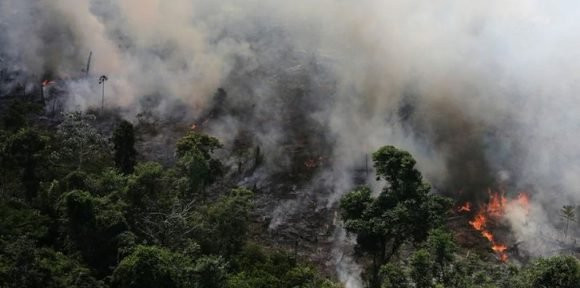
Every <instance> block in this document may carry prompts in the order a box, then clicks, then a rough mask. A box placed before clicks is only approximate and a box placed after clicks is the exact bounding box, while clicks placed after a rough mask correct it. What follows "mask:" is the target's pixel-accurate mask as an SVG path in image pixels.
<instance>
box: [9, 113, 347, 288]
mask: <svg viewBox="0 0 580 288" xmlns="http://www.w3.org/2000/svg"><path fill="white" fill-rule="evenodd" d="M25 108H27V106H26V105H25V104H24V103H16V104H14V105H13V107H11V108H10V109H9V112H10V113H7V114H5V115H4V116H3V118H2V121H1V125H2V129H1V130H0V163H1V166H0V178H1V179H0V180H1V181H0V219H1V221H0V287H6V288H9V287H18V288H21V287H55V288H56V287H115V288H129V287H138V288H146V287H156V288H157V287H167V288H171V287H176V288H178V287H199V288H210V287H216V288H217V287H336V286H335V284H334V283H332V282H330V281H329V280H326V279H325V278H324V277H322V276H321V275H320V274H319V273H318V272H317V271H316V270H315V269H314V268H313V266H310V265H309V264H307V263H304V262H303V261H302V260H300V259H297V258H296V257H293V256H292V255H290V254H287V253H286V252H284V251H277V250H275V249H270V248H266V247H263V246H259V245H257V244H253V242H252V241H250V239H249V236H248V235H249V231H250V222H251V219H250V213H251V211H252V203H253V198H254V196H253V192H252V191H250V190H248V189H246V188H242V187H232V186H228V185H227V184H226V183H222V185H219V187H222V188H219V189H218V188H214V189H212V190H211V191H212V193H211V194H210V193H209V192H208V191H207V188H208V186H209V185H212V184H214V183H216V182H217V181H219V180H220V177H222V175H223V174H224V171H226V169H227V167H225V166H224V165H223V164H222V163H221V162H220V161H219V160H218V159H217V158H215V157H214V152H215V151H216V150H217V149H220V148H221V147H222V145H221V144H220V142H219V141H218V140H217V139H215V138H213V137H210V136H207V135H204V134H200V133H194V132H189V133H187V134H185V135H184V136H183V138H182V139H181V140H180V141H178V143H177V146H176V147H173V148H171V147H170V148H168V149H175V155H176V164H175V165H173V166H168V167H166V166H163V165H161V164H159V163H155V162H144V161H141V162H139V161H137V159H142V158H138V155H137V151H136V149H135V143H136V141H137V137H138V135H137V130H136V129H134V127H133V125H132V124H131V123H129V122H127V121H118V123H117V124H116V128H114V129H110V128H98V127H99V125H100V124H99V123H102V121H103V119H97V117H96V116H95V115H91V114H84V113H71V114H67V115H64V116H63V117H62V118H61V119H60V120H58V121H54V120H51V122H50V123H46V122H45V121H38V119H39V118H38V117H35V116H34V115H33V114H31V113H34V111H35V110H34V109H25ZM101 118H102V117H101ZM99 121H101V122H99ZM108 130H111V131H108ZM103 133H110V136H105V135H104V134H103Z"/></svg>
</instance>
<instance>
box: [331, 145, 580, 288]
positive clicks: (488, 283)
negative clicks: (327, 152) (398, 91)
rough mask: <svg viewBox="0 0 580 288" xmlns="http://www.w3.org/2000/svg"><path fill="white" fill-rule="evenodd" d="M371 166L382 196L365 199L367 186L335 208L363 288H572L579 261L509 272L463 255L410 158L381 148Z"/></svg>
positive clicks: (579, 276)
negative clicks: (359, 263)
mask: <svg viewBox="0 0 580 288" xmlns="http://www.w3.org/2000/svg"><path fill="white" fill-rule="evenodd" d="M373 161H374V165H375V169H376V171H377V180H380V179H382V180H385V182H386V186H385V187H384V188H383V190H382V191H381V192H380V193H379V194H378V196H376V197H373V196H372V191H371V189H370V188H369V187H359V188H356V189H354V190H353V191H351V192H349V193H347V194H346V195H345V196H344V197H343V198H342V200H341V203H340V204H341V205H340V206H341V207H340V208H341V212H342V218H343V220H344V222H345V227H346V229H347V231H349V232H351V233H354V234H356V236H357V238H356V241H357V242H356V244H357V248H358V249H359V251H360V252H362V253H361V254H363V255H362V256H363V258H364V256H366V257H367V258H370V259H371V261H370V262H371V264H370V265H369V266H370V267H368V270H367V271H368V273H366V275H365V276H366V277H365V278H366V282H367V284H368V286H369V287H376V288H379V287H381V288H395V287H397V288H400V287H401V288H405V287H416V288H431V287H437V288H443V287H448V288H451V287H453V288H472V287H473V288H475V287H486V288H487V287H489V288H492V287H493V288H495V287H498V288H500V287H501V288H548V287H560V288H578V287H580V261H578V260H577V259H576V258H574V257H571V256H556V257H553V258H547V259H539V260H536V261H535V262H533V263H530V264H529V265H526V266H524V267H516V266H513V265H507V264H504V263H490V262H486V261H483V260H482V259H481V258H480V257H479V255H478V254H477V253H470V251H467V252H466V254H465V255H464V254H463V251H460V249H459V247H457V245H456V244H455V242H454V239H453V235H452V234H451V233H450V232H448V231H446V230H445V227H444V225H443V224H444V222H445V221H444V220H445V219H446V217H447V214H448V213H447V212H448V210H449V208H450V205H451V203H450V201H449V199H446V198H443V197H441V196H437V195H434V194H431V193H429V190H430V187H429V185H428V184H426V183H425V182H423V179H422V176H421V173H420V172H419V171H418V170H417V169H416V168H415V160H414V159H413V157H412V156H411V155H410V154H409V153H408V152H406V151H401V150H399V149H397V148H395V147H392V146H386V147H383V148H381V149H379V150H378V151H377V152H375V153H374V154H373ZM401 248H405V249H404V250H405V251H400V250H401Z"/></svg>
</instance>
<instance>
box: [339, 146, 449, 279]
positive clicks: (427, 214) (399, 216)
mask: <svg viewBox="0 0 580 288" xmlns="http://www.w3.org/2000/svg"><path fill="white" fill-rule="evenodd" d="M373 162H374V167H375V170H376V173H377V179H378V180H380V179H383V180H385V181H386V183H387V185H386V186H385V187H384V188H383V190H382V191H381V193H380V194H379V195H378V196H377V197H372V193H371V190H370V188H368V187H359V188H357V189H355V190H353V191H352V192H350V193H347V194H346V195H345V196H344V197H343V198H342V199H341V202H340V208H341V215H342V219H343V220H344V223H345V228H346V230H347V231H348V232H351V233H355V234H356V235H357V248H358V249H359V251H362V252H365V253H368V254H369V255H371V256H372V258H373V269H372V272H371V274H372V276H371V278H372V279H370V281H371V286H372V287H378V285H379V268H380V267H381V266H382V265H383V264H384V263H386V262H387V261H388V260H389V259H390V258H391V256H392V255H393V254H395V253H396V252H397V250H398V249H399V247H400V246H401V245H402V244H403V243H405V242H406V241H412V242H421V241H424V240H425V239H426V238H427V235H428V232H429V230H431V229H432V228H436V227H438V226H440V225H441V224H442V223H443V220H444V219H445V217H446V215H447V213H448V210H449V208H450V207H451V202H450V200H448V199H446V198H443V197H441V196H437V195H433V194H430V193H429V190H430V186H429V185H428V184H427V183H425V182H424V181H423V177H422V176H421V173H420V172H419V171H418V170H417V169H416V168H415V164H416V163H415V160H414V159H413V157H412V156H411V154H409V153H408V152H406V151H401V150H399V149H397V148H395V147H393V146H385V147H383V148H381V149H379V150H378V151H377V152H375V153H374V154H373Z"/></svg>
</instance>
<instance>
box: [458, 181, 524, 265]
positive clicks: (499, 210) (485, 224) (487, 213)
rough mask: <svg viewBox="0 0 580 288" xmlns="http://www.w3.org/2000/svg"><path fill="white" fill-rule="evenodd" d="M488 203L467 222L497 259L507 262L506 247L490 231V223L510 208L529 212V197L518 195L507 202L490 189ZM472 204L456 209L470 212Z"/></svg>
mask: <svg viewBox="0 0 580 288" xmlns="http://www.w3.org/2000/svg"><path fill="white" fill-rule="evenodd" d="M488 193H489V201H488V202H487V203H486V204H483V205H481V206H480V208H479V210H478V211H477V214H475V216H474V218H473V219H472V220H471V221H469V225H471V227H473V229H475V230H477V231H479V232H480V233H481V235H482V236H483V237H484V238H485V239H487V240H488V241H489V242H490V243H491V249H492V250H493V251H494V252H495V253H496V254H497V256H498V258H499V259H500V261H502V262H506V261H507V260H508V258H509V257H508V254H507V250H508V247H507V246H506V245H505V244H504V243H501V242H499V241H498V240H497V238H496V236H495V235H494V234H493V232H492V231H491V227H490V226H491V225H490V222H492V223H497V222H498V221H500V220H501V218H502V217H503V216H504V215H505V213H506V210H507V209H509V208H510V207H520V208H523V209H524V210H525V211H526V214H527V213H528V210H529V201H530V200H529V196H528V194H526V193H523V192H522V193H519V194H518V196H517V198H515V199H511V200H508V199H507V198H506V197H505V193H504V192H492V191H491V189H489V190H488ZM471 207H472V204H471V203H470V202H466V203H465V204H463V205H461V206H460V207H459V208H457V211H458V212H470V211H471Z"/></svg>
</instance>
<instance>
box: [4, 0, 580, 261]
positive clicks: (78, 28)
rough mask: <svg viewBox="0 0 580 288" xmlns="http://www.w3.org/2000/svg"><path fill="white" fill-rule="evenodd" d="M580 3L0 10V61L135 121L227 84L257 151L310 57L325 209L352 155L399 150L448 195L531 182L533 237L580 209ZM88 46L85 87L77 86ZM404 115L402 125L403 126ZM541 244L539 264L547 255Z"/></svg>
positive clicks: (230, 2)
mask: <svg viewBox="0 0 580 288" xmlns="http://www.w3.org/2000/svg"><path fill="white" fill-rule="evenodd" d="M579 6H580V3H577V2H576V1H565V0H562V1H553V2H550V3H546V2H545V1H539V0H533V1H529V0H525V1H524V0H504V1H499V0H490V1H456V0H443V1H428V0H387V1H381V0H361V1H347V0H319V1H315V2H313V1H307V0H296V1H274V0H270V1H258V0H243V1H242V0H223V1H207V0H205V1H204V0H172V1H161V0H122V1H113V0H91V1H76V0H2V1H1V2H0V27H1V28H2V30H3V31H4V34H3V35H2V36H0V41H1V42H0V43H1V49H0V57H2V58H3V59H4V60H5V61H7V62H10V63H9V64H2V65H12V67H11V69H14V70H23V71H26V72H27V73H29V74H31V75H36V77H43V75H44V74H46V73H52V74H53V75H54V76H55V77H58V78H67V79H70V81H69V82H68V83H69V84H68V88H69V91H70V94H71V95H70V97H69V98H68V105H69V107H70V108H71V109H78V108H81V109H85V108H88V107H91V106H96V105H99V101H98V99H99V97H98V95H99V93H100V87H99V85H98V83H97V80H96V79H97V77H98V76H100V75H103V74H104V75H107V76H108V77H109V79H110V80H109V81H108V82H107V83H106V85H107V89H108V90H107V94H106V95H107V102H106V105H107V106H109V107H123V108H124V109H125V110H126V111H128V112H127V113H133V114H134V113H136V112H138V111H139V109H140V108H139V105H138V103H140V101H141V100H142V99H144V97H150V96H160V99H162V102H163V103H165V104H163V103H161V104H160V105H159V108H158V109H159V110H160V111H161V112H163V111H165V110H168V111H166V112H167V113H171V111H170V107H173V106H172V105H171V104H167V103H172V102H178V103H183V104H185V105H187V106H188V107H189V109H190V111H191V113H192V114H196V113H199V112H200V111H201V110H202V109H203V108H204V107H205V106H206V105H207V103H208V99H210V98H211V95H212V94H213V92H214V91H215V90H216V88H218V87H220V86H222V87H227V88H229V91H230V95H233V96H232V97H233V99H232V100H231V101H233V102H235V103H238V104H240V103H242V104H243V103H247V102H251V103H253V105H254V106H251V107H252V109H254V110H253V111H254V113H255V114H256V115H260V116H258V118H259V121H258V120H257V121H256V122H255V123H260V125H257V124H256V125H254V126H252V127H250V128H251V129H253V130H255V133H256V135H259V136H257V137H258V138H259V141H260V143H262V144H263V145H264V147H265V148H264V149H265V151H266V153H275V152H276V151H279V149H278V146H279V145H280V141H281V140H280V139H283V138H284V137H283V136H281V135H284V134H285V132H286V131H285V129H284V128H283V126H282V125H281V123H282V120H280V119H279V118H281V116H280V115H285V114H284V113H286V107H284V105H283V104H284V103H286V102H284V101H282V100H281V99H282V98H283V95H280V94H279V89H278V88H277V87H278V86H280V85H282V84H284V85H292V83H286V80H287V79H285V78H283V77H282V76H280V75H282V74H284V73H286V74H288V73H290V72H292V71H295V70H299V69H300V67H308V64H309V63H312V62H314V63H315V64H316V65H318V66H320V67H321V68H320V69H321V71H322V72H320V73H315V72H305V74H306V75H307V76H308V77H310V78H312V79H315V80H317V81H318V80H319V81H322V82H324V81H327V80H326V79H331V81H330V83H333V84H332V89H328V90H319V91H318V92H316V93H311V94H309V95H308V97H311V98H312V99H309V100H308V101H309V102H308V103H315V104H318V105H316V106H317V107H318V108H317V109H316V111H315V113H313V115H306V116H307V117H308V119H310V120H313V121H314V122H317V123H319V124H320V125H321V127H325V128H326V129H327V131H326V134H328V135H320V137H330V138H331V139H333V140H334V142H335V144H334V147H333V150H332V154H333V155H332V156H333V157H332V169H331V170H329V171H325V173H322V175H325V176H324V177H326V181H327V182H334V186H335V193H334V195H332V196H331V197H328V198H325V199H323V201H322V202H323V203H321V205H328V206H332V205H333V204H334V203H335V202H336V201H337V200H338V199H339V198H340V195H342V194H343V193H345V192H346V191H347V190H348V189H349V188H350V186H351V185H352V183H351V181H350V180H349V179H348V177H347V176H348V174H349V171H351V170H350V169H352V168H353V166H354V165H355V163H359V162H360V160H361V155H364V154H365V153H368V152H370V151H373V150H375V149H376V148H378V147H380V146H382V145H385V144H393V145H397V146H399V147H401V148H403V149H407V150H409V151H410V152H411V153H412V154H413V155H414V156H415V157H416V158H417V160H418V164H419V166H420V167H419V168H420V169H421V170H422V171H423V173H424V174H425V176H426V177H427V179H429V181H430V182H432V183H433V184H434V186H435V187H437V188H438V189H439V190H443V191H444V190H446V189H460V188H462V187H463V186H462V185H463V184H464V183H463V182H462V181H464V182H466V183H467V184H466V185H469V184H470V183H472V184H473V183H475V182H477V183H476V184H473V185H472V186H473V187H470V189H475V190H477V189H478V187H479V186H481V185H483V184H485V183H487V182H489V181H488V179H487V177H488V176H489V175H491V176H489V177H490V178H494V177H495V176H494V175H497V173H500V172H502V171H505V173H507V174H506V175H510V178H509V179H510V181H511V182H512V183H511V187H512V188H513V189H514V191H513V193H515V192H519V191H517V190H520V189H525V188H529V187H532V189H530V191H529V192H530V193H531V194H532V201H533V202H534V203H535V204H534V205H535V208H534V209H533V210H531V211H532V212H531V213H532V214H531V215H530V216H529V218H527V220H525V221H521V220H520V218H521V217H520V216H521V215H520V216H518V215H519V214H518V213H516V215H512V216H513V217H510V219H511V221H512V224H513V226H514V231H516V233H518V235H520V236H521V237H525V238H526V239H530V238H533V237H534V236H537V235H539V234H538V233H541V231H546V230H545V229H544V228H545V227H554V224H555V222H557V218H558V217H557V211H558V209H559V208H560V207H561V206H562V205H565V204H574V203H578V202H580V193H578V192H577V189H578V188H577V187H579V185H578V184H579V183H578V177H577V175H580V152H579V151H580V150H579V149H578V147H580V137H578V136H576V135H575V134H576V133H575V131H577V130H578V128H579V127H580V116H578V113H577V110H578V108H580V97H578V93H579V92H580V84H579V83H580V81H578V79H577V78H578V76H577V75H578V73H577V71H579V70H580V69H579V68H580V53H578V47H579V45H580V40H579V39H580V37H579V36H580V35H579V34H580V23H579V22H578V21H577V19H578V17H580V7H579ZM89 51H93V52H94V60H93V65H92V68H91V73H90V75H91V77H89V78H88V79H87V78H84V77H77V76H76V75H79V74H80V73H81V71H82V69H83V68H84V65H85V62H86V57H87V55H88V53H89ZM9 59H10V61H8V60H9ZM313 59H314V60H313ZM316 65H315V66H316ZM290 68H292V69H290ZM281 71H282V72H283V71H286V72H284V73H282V72H281ZM288 71H290V72H288ZM240 75H242V76H243V77H241V76H240ZM236 77H237V78H236ZM236 92H239V93H236ZM242 92H243V93H242ZM236 95H237V97H236ZM405 107H407V108H409V110H410V112H409V113H408V114H409V116H408V119H406V120H401V119H402V117H401V115H400V114H401V110H402V108H405ZM403 110H404V109H403ZM403 114H404V113H403ZM403 118H404V117H403ZM244 124H246V123H240V122H239V121H233V120H231V119H229V120H227V121H226V120H224V122H221V123H216V124H214V126H213V128H214V129H215V131H216V133H217V134H219V135H220V136H221V137H224V138H227V137H229V136H228V135H229V134H231V133H230V132H231V131H236V130H237V129H238V126H242V125H244ZM502 173H504V172H502ZM345 175H347V176H345ZM460 175H461V176H462V177H459V176H460ZM464 175H465V176H466V177H463V176H464ZM478 179H481V182H482V183H479V182H478V181H479V180H478ZM495 180H498V181H499V180H503V179H495ZM450 183H451V184H450ZM453 183H455V186H454V184H453ZM457 183H460V184H457ZM480 184H481V185H480ZM463 188H464V187H463ZM479 188H483V187H479ZM446 192H454V191H446ZM468 192H469V193H474V194H475V193H485V190H483V191H468ZM285 205H289V204H288V203H286V204H285ZM289 206H292V205H289ZM282 208H283V207H282ZM282 208H281V209H282ZM293 209H294V208H293ZM510 215H511V214H510ZM524 222H525V224H524ZM549 229H555V228H549ZM577 230H578V229H577V227H576V228H575V231H576V232H577ZM542 237H543V236H542ZM542 245H543V246H542V247H543V248H541V249H537V248H538V247H534V249H536V250H535V253H536V254H539V255H543V254H549V253H550V251H552V250H553V249H552V248H553V247H544V246H546V244H545V242H544V243H543V244H542ZM548 246H549V245H548Z"/></svg>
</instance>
